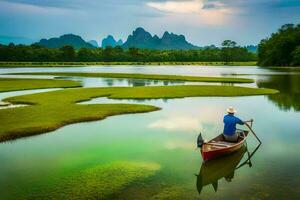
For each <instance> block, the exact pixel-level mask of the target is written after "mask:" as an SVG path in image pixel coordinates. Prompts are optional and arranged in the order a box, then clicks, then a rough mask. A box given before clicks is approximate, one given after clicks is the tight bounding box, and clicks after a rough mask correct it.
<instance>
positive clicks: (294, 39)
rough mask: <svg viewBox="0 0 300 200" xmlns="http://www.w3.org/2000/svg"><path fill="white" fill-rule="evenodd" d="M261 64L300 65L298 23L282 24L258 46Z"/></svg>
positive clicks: (299, 26)
mask: <svg viewBox="0 0 300 200" xmlns="http://www.w3.org/2000/svg"><path fill="white" fill-rule="evenodd" d="M258 64H259V65H261V66H300V24H298V25H294V24H286V25H283V26H282V27H281V28H280V29H279V30H278V32H276V33H273V34H272V35H271V37H270V38H267V39H265V40H262V41H261V42H260V44H259V46H258Z"/></svg>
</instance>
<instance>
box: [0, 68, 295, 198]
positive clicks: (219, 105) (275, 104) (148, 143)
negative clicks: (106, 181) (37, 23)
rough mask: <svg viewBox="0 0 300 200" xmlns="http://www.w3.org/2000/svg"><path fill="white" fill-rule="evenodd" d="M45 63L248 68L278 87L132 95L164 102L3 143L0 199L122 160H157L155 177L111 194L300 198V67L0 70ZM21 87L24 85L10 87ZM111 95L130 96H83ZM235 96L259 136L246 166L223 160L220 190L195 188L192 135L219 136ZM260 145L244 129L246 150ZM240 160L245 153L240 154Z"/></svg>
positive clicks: (31, 193) (261, 83)
mask: <svg viewBox="0 0 300 200" xmlns="http://www.w3.org/2000/svg"><path fill="white" fill-rule="evenodd" d="M50 70H51V71H89V72H96V71H97V72H98V71H99V72H100V71H101V72H127V73H156V74H157V73H163V74H179V75H203V76H204V75H211V76H222V75H226V76H227V75H228V74H239V73H240V74H251V75H248V76H245V75H243V77H253V78H255V79H256V83H255V84H252V85H251V86H252V87H270V88H275V89H278V90H280V91H281V92H282V93H281V94H276V95H272V96H252V97H201V98H183V99H169V100H150V101H149V100H145V101H143V100H142V101H134V100H130V101H129V103H143V104H151V105H156V106H159V107H161V108H162V110H160V111H157V112H152V113H145V114H132V115H122V116H115V117H110V118H108V119H105V120H102V121H96V122H89V123H79V124H73V125H69V126H66V127H63V128H61V129H59V130H56V131H53V132H51V133H48V134H43V135H39V136H34V137H29V138H25V139H19V140H15V141H11V142H5V143H2V144H0V163H1V165H0V172H1V173H0V199H33V198H35V197H37V196H39V197H41V196H42V197H44V198H46V197H47V191H49V190H51V188H52V187H54V186H55V185H58V183H60V182H61V181H62V180H66V179H68V177H70V176H72V175H73V174H76V173H77V172H78V171H82V170H86V169H89V168H92V167H94V166H99V165H105V164H107V163H112V162H118V161H130V162H132V161H134V162H143V163H144V162H146V163H156V164H158V165H159V166H160V170H159V171H158V172H157V173H156V174H155V175H154V176H153V177H151V178H147V179H143V180H140V181H139V182H137V183H131V184H129V185H127V186H126V187H125V188H123V189H122V190H120V191H119V192H117V193H114V194H113V195H112V196H111V197H110V198H114V199H132V198H134V197H138V199H150V198H152V197H157V198H162V197H166V198H169V199H170V198H172V199H299V196H300V179H299V177H300V171H299V169H300V160H299V159H298V158H299V156H300V151H299V150H300V137H299V133H300V126H299V124H298V123H299V120H300V112H299V84H297V83H299V76H297V75H296V74H295V75H293V73H291V72H285V71H283V72H281V71H280V72H279V71H272V70H268V69H261V68H258V67H244V66H242V67H232V68H231V67H195V66H193V67H187V66H176V67H162V66H159V67H128V66H124V67H123V66H118V67H115V66H111V67H87V68H86V67H84V68H58V69H57V68H55V69H53V68H49V69H45V68H41V69H26V68H25V69H23V68H22V69H13V70H10V71H9V70H7V69H0V73H7V72H16V71H18V72H29V71H34V72H38V71H50ZM75 79H77V78H75ZM81 80H82V81H83V82H85V81H87V79H84V78H81ZM89 80H90V81H89V82H88V83H87V82H86V83H85V84H84V86H85V87H93V86H106V87H107V86H147V85H164V82H162V81H157V82H156V83H154V82H153V81H149V82H148V81H145V80H144V81H143V80H139V83H138V84H133V83H132V80H126V79H122V80H116V79H92V80H91V79H89ZM106 83H107V84H106ZM169 84H171V85H172V84H185V83H169ZM24 92H25V91H24ZM27 92H29V91H27ZM20 94H22V92H18V93H15V94H14V95H20ZM4 95H5V93H3V94H2V96H4ZM115 102H118V103H119V102H124V103H128V101H127V100H107V99H106V98H98V99H94V100H92V101H90V102H85V103H115ZM231 105H233V106H235V107H236V109H237V110H238V113H237V114H238V116H239V117H241V118H242V119H245V120H246V119H250V118H253V119H254V120H255V122H254V130H255V131H256V132H257V134H258V135H259V137H260V138H261V140H262V142H263V144H262V145H261V147H260V148H259V149H258V151H257V152H256V153H255V154H254V156H253V157H252V158H251V163H252V167H249V165H244V166H243V167H241V168H239V169H238V170H235V171H233V170H234V167H231V168H229V169H228V173H227V171H226V170H227V169H226V168H225V167H224V168H223V165H220V166H219V168H218V167H217V168H216V172H221V173H220V174H222V172H224V174H225V176H226V177H225V178H224V177H221V178H220V180H218V187H217V192H215V189H214V187H213V185H212V184H209V185H207V186H204V187H203V188H202V191H201V193H200V194H199V193H198V188H197V181H198V180H197V176H196V175H199V173H200V169H201V167H202V160H201V156H200V152H199V150H195V146H196V144H195V141H196V138H197V135H198V133H199V131H201V132H202V134H203V135H204V137H205V138H207V139H211V138H213V137H215V136H216V135H218V134H219V133H220V132H221V131H222V117H223V115H224V111H225V110H226V108H227V107H228V106H231ZM256 146H257V141H255V139H254V138H253V137H250V139H249V140H248V150H249V151H250V152H251V151H253V150H254V149H255V147H256ZM235 159H240V158H239V157H238V156H237V158H235V157H233V158H229V159H227V161H226V160H225V162H226V163H229V161H228V160H230V161H232V160H233V161H235ZM246 159H247V153H245V154H243V158H242V159H240V162H239V160H237V162H238V163H242V162H243V161H245V160H246ZM220 163H222V160H221V161H220ZM232 169H233V170H232ZM222 170H223V171H222ZM232 172H234V173H232ZM207 173H208V172H207ZM226 173H227V174H226ZM208 175H209V174H208ZM110 181H113V180H110ZM133 194H134V197H133V196H132V195H133Z"/></svg>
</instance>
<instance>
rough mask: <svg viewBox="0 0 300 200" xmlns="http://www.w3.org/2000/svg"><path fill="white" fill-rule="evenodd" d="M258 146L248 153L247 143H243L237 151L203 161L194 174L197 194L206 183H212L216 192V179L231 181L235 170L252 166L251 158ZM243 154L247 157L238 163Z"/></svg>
mask: <svg viewBox="0 0 300 200" xmlns="http://www.w3.org/2000/svg"><path fill="white" fill-rule="evenodd" d="M259 147H260V145H258V146H257V147H256V148H255V150H254V151H253V152H252V153H250V152H249V151H248V149H247V145H244V146H243V147H241V148H240V149H239V150H238V151H236V152H234V153H232V154H230V155H227V156H224V157H221V158H217V159H214V160H210V161H208V162H205V163H203V164H202V166H201V169H200V173H199V174H198V175H196V177H197V190H198V192H199V194H200V193H201V191H202V189H203V187H204V186H207V185H212V187H213V188H214V190H215V192H217V190H218V181H219V180H220V179H222V178H225V180H226V181H227V182H231V181H232V179H233V178H234V173H235V170H237V169H239V168H241V167H242V166H245V165H248V166H249V167H252V163H251V158H252V156H253V155H254V154H255V152H256V151H257V150H258V148H259ZM245 154H246V155H247V159H246V160H245V161H244V162H243V163H241V164H240V165H239V163H240V162H241V160H242V159H243V157H244V155H245Z"/></svg>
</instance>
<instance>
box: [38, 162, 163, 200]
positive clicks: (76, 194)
mask: <svg viewBox="0 0 300 200" xmlns="http://www.w3.org/2000/svg"><path fill="white" fill-rule="evenodd" d="M159 169H160V165H158V164H156V163H143V162H125V161H124V162H113V163H110V164H106V165H99V166H95V167H92V168H88V169H85V170H83V171H80V172H78V173H77V174H75V175H73V176H71V177H67V178H64V179H63V180H61V181H60V183H59V184H57V185H56V186H54V188H53V189H50V190H49V191H46V194H42V195H45V196H43V197H33V198H35V199H36V198H46V199H66V200H67V199H109V197H110V196H111V195H113V194H114V193H117V192H118V191H121V190H124V189H125V188H126V187H127V186H130V184H133V183H135V182H139V181H143V180H145V179H147V178H149V177H151V176H153V175H155V173H156V172H157V171H158V170H159Z"/></svg>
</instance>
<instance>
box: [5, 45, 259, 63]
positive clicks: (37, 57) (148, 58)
mask: <svg viewBox="0 0 300 200" xmlns="http://www.w3.org/2000/svg"><path fill="white" fill-rule="evenodd" d="M233 46H234V47H233ZM225 53H226V56H224V54H225ZM225 57H226V59H225ZM255 60H256V54H255V53H250V52H248V51H247V49H246V48H242V47H238V46H236V43H235V44H234V45H232V44H229V46H227V47H223V48H216V47H207V48H204V49H197V50H153V49H138V48H129V49H122V48H121V47H120V46H116V47H110V46H108V47H107V48H105V49H102V48H94V49H90V48H81V49H79V50H75V49H74V48H73V47H72V46H64V47H61V48H59V49H55V48H45V47H41V46H39V45H36V44H35V45H31V46H24V45H12V44H11V45H7V46H6V45H0V61H28V62H57V61H61V62H71V61H72V62H73V61H78V62H79V61H81V62H97V61H98V62H101V61H106V62H122V61H127V62H130V61H131V62H202V61H203V62H205V61H206V62H207V61H208V62H217V61H226V62H230V61H255Z"/></svg>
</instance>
